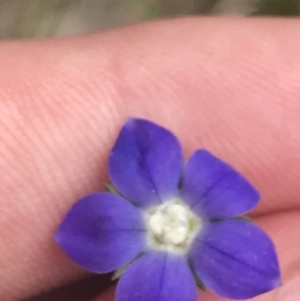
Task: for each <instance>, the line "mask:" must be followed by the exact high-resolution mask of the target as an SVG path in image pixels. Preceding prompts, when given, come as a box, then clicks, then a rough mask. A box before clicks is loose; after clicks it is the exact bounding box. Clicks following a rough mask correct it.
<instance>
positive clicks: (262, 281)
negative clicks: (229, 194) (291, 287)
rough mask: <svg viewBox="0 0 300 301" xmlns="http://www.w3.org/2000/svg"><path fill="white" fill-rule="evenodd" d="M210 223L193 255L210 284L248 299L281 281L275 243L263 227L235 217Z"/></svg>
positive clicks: (224, 293) (198, 271) (225, 294)
mask: <svg viewBox="0 0 300 301" xmlns="http://www.w3.org/2000/svg"><path fill="white" fill-rule="evenodd" d="M207 227H208V228H207V229H205V230H204V233H200V235H199V236H198V238H196V240H195V242H194V245H193V246H192V248H191V250H190V253H189V258H190V261H191V264H192V266H193V267H194V269H195V272H196V274H197V276H198V277H199V278H200V279H201V280H202V281H203V283H204V284H205V285H206V286H207V287H208V288H210V289H211V290H212V291H214V292H215V293H217V294H219V295H220V296H223V297H226V298H232V299H247V298H252V297H254V296H256V295H259V294H262V293H265V292H267V291H270V290H272V289H273V288H275V287H277V286H279V285H280V283H281V280H280V271H279V266H278V261H277V256H276V253H275V249H274V245H273V243H272V241H271V240H270V238H269V237H268V236H267V234H266V233H265V232H264V231H263V230H261V229H260V228H259V227H257V226H255V225H253V224H252V223H249V222H245V221H240V220H234V219H232V220H226V221H220V222H215V223H212V224H211V225H209V226H207Z"/></svg>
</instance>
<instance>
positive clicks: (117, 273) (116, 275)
mask: <svg viewBox="0 0 300 301" xmlns="http://www.w3.org/2000/svg"><path fill="white" fill-rule="evenodd" d="M128 265H129V264H127V265H124V266H122V267H121V268H119V269H117V270H116V271H114V273H113V274H112V276H111V280H112V281H115V280H118V279H119V278H121V276H122V275H123V273H124V272H125V270H126V269H127V267H128Z"/></svg>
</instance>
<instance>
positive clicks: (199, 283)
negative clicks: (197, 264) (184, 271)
mask: <svg viewBox="0 0 300 301" xmlns="http://www.w3.org/2000/svg"><path fill="white" fill-rule="evenodd" d="M194 278H195V280H196V284H197V286H198V287H199V288H200V289H201V290H202V291H204V292H206V291H207V288H206V286H205V284H204V283H203V282H202V281H201V280H200V279H199V278H198V276H197V275H194Z"/></svg>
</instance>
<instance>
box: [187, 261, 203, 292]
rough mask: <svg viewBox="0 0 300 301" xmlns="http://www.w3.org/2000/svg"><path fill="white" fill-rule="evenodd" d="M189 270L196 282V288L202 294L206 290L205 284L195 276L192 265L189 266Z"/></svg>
mask: <svg viewBox="0 0 300 301" xmlns="http://www.w3.org/2000/svg"><path fill="white" fill-rule="evenodd" d="M190 268H191V271H192V274H193V276H194V279H195V281H196V284H197V286H198V287H199V288H200V289H201V290H202V291H204V292H206V291H207V288H206V286H205V284H204V283H203V282H202V280H201V279H200V278H199V277H198V276H197V274H196V272H195V269H194V268H193V266H192V265H190Z"/></svg>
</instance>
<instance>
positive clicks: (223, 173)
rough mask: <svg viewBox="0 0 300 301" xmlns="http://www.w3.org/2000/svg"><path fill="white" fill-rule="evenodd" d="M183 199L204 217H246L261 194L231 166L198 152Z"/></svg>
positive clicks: (191, 162)
mask: <svg viewBox="0 0 300 301" xmlns="http://www.w3.org/2000/svg"><path fill="white" fill-rule="evenodd" d="M182 198H183V199H184V200H185V201H186V202H187V203H188V204H190V206H191V207H192V208H193V210H194V211H195V212H197V213H198V214H199V215H200V216H203V217H206V218H208V219H214V218H227V217H234V216H238V215H241V214H244V213H245V212H247V211H249V210H250V209H252V208H253V207H254V206H255V205H256V204H257V203H258V201H259V194H258V192H257V191H256V190H255V188H254V187H253V186H252V185H251V184H250V183H249V182H248V181H247V180H246V179H245V178H244V177H243V176H242V175H240V174H239V173H238V172H237V171H235V170H234V169H233V168H232V167H231V166H230V165H228V164H226V163H225V162H223V161H221V160H219V159H218V158H217V157H215V156H214V155H212V154H211V153H209V152H208V151H206V150H198V151H196V152H195V153H194V154H193V155H192V156H191V158H190V159H189V161H188V162H187V165H186V168H185V171H184V175H183V183H182Z"/></svg>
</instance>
